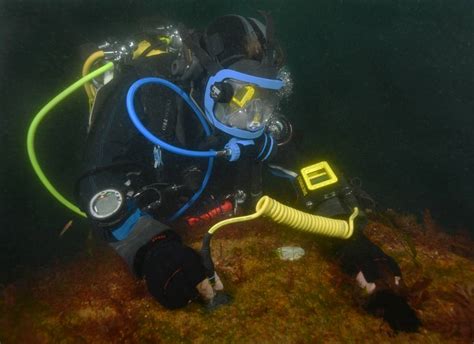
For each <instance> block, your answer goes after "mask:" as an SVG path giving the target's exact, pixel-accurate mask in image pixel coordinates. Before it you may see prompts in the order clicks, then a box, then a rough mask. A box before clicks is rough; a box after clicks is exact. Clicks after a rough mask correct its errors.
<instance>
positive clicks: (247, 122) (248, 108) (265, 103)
mask: <svg viewBox="0 0 474 344" xmlns="http://www.w3.org/2000/svg"><path fill="white" fill-rule="evenodd" d="M283 86H284V82H283V81H281V80H279V79H268V78H263V77H258V76H253V75H250V74H245V73H242V72H238V71H235V70H232V69H222V70H220V71H219V72H218V73H217V74H216V75H214V76H212V77H211V78H209V81H208V83H207V87H206V93H205V96H204V97H205V100H204V102H205V104H204V105H205V109H206V116H207V117H208V119H209V120H210V122H212V123H213V124H214V126H215V127H216V128H217V129H219V130H221V131H224V132H226V133H228V134H230V135H232V136H234V137H238V138H244V139H254V138H257V137H259V136H260V135H262V134H263V132H264V130H265V124H266V123H267V122H268V120H269V119H270V117H271V116H272V114H273V113H274V112H275V110H276V108H277V106H278V103H279V100H280V94H279V93H278V91H279V90H280V89H282V88H283Z"/></svg>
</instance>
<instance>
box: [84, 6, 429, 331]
mask: <svg viewBox="0 0 474 344" xmlns="http://www.w3.org/2000/svg"><path fill="white" fill-rule="evenodd" d="M264 16H265V24H264V23H262V21H260V20H257V19H254V18H247V17H242V16H239V15H228V16H223V17H219V18H217V19H215V20H214V21H213V22H212V23H211V24H210V25H208V26H207V27H206V28H205V29H204V30H203V31H197V30H188V29H187V28H186V27H184V26H183V25H178V26H172V25H168V26H161V27H155V28H152V29H148V30H145V31H144V32H142V33H140V34H137V35H136V36H134V37H132V39H130V40H129V41H126V42H124V41H121V42H113V41H110V42H106V43H105V44H103V45H101V46H99V52H98V53H96V55H94V54H93V55H94V57H93V58H92V60H93V61H92V62H91V63H89V65H91V66H94V67H99V66H101V65H102V66H103V65H104V62H106V61H113V62H114V66H113V68H110V69H108V70H107V71H106V72H105V73H103V74H102V75H100V76H97V77H95V78H92V79H91V80H90V82H89V83H87V84H86V85H85V87H86V91H87V93H88V96H89V99H90V118H89V128H88V135H87V140H86V143H85V147H84V158H83V168H82V172H83V173H82V175H81V177H80V178H79V179H78V181H77V183H76V194H77V199H78V202H79V205H80V208H81V209H82V210H83V211H84V212H85V213H86V214H87V218H88V219H89V220H90V222H91V223H92V224H93V227H94V228H95V229H96V230H97V232H98V233H100V235H101V237H102V238H103V239H104V240H106V242H108V244H109V245H110V246H111V247H112V248H113V249H114V250H115V251H116V252H117V253H118V254H119V255H120V256H121V257H122V258H123V259H124V261H125V262H126V264H127V265H128V267H129V269H130V271H131V272H132V273H133V274H134V275H135V276H136V277H138V278H143V279H144V280H145V282H146V286H147V288H148V291H149V292H150V294H151V295H152V296H153V297H154V298H155V299H156V300H157V301H158V302H159V303H160V304H161V305H163V306H164V307H166V308H168V309H176V308H180V307H183V306H185V305H187V304H188V303H190V302H192V301H194V300H198V299H201V300H204V302H205V304H206V305H207V307H208V308H209V309H213V308H215V307H218V306H220V305H224V304H226V303H229V302H230V300H231V299H230V296H229V295H228V294H227V293H226V292H225V291H224V286H223V283H222V281H221V280H220V278H219V276H218V275H217V273H216V272H215V271H214V266H213V264H212V258H211V257H210V253H209V252H210V250H209V242H210V238H211V234H212V233H211V234H210V233H208V234H207V235H206V237H205V239H204V244H203V250H202V251H201V252H197V251H195V250H194V249H192V248H190V247H188V246H186V245H185V244H184V243H183V241H182V239H181V237H180V235H179V234H178V233H177V231H176V228H179V227H180V226H188V227H192V226H195V225H196V224H202V223H204V222H205V221H207V220H216V219H222V218H226V219H232V218H234V217H238V216H240V215H243V216H245V215H248V214H250V213H252V212H253V209H255V208H256V207H257V208H262V207H263V205H262V202H263V203H265V202H267V201H268V198H265V201H262V199H264V198H263V197H262V196H263V195H264V194H270V195H277V196H278V197H279V199H280V200H282V202H285V203H287V204H289V205H291V206H293V207H295V208H297V209H299V211H300V213H301V212H304V213H308V214H311V215H308V216H312V215H319V216H324V217H326V218H331V219H334V221H339V222H338V223H343V224H344V225H346V227H347V221H344V220H346V219H347V218H349V217H351V221H352V222H351V231H350V233H349V234H347V235H346V234H344V235H341V236H339V238H335V239H331V240H334V242H335V245H336V246H337V247H338V249H337V254H338V257H339V261H340V262H341V267H342V269H343V271H344V272H346V273H348V274H350V275H351V276H353V277H354V279H355V281H356V282H357V283H358V284H359V285H360V286H361V287H362V288H364V289H365V290H366V291H367V294H368V295H369V296H368V298H369V300H370V301H369V303H368V307H367V308H368V310H369V311H374V312H375V311H378V310H382V311H383V317H384V319H385V320H386V321H387V322H388V323H389V324H390V325H391V326H392V328H394V329H395V330H401V331H416V330H417V329H418V327H419V325H420V322H419V320H418V318H417V316H416V314H415V312H414V311H413V310H412V309H411V308H410V307H409V306H408V304H407V302H406V299H405V297H404V296H403V292H402V291H401V290H402V289H403V280H402V276H401V271H400V269H399V267H398V265H397V263H396V262H395V261H394V260H393V259H392V258H391V257H389V256H387V255H386V254H385V253H384V252H383V251H382V250H381V249H380V248H378V247H377V246H376V245H375V244H373V243H372V242H370V241H369V240H368V239H367V238H366V237H365V236H364V234H363V233H362V230H363V227H364V225H365V223H366V220H365V217H364V214H363V212H359V213H358V216H357V212H356V211H355V209H357V208H358V207H359V205H358V203H359V200H358V198H357V193H356V192H355V191H356V190H355V189H354V188H353V187H352V186H351V185H350V184H349V183H348V182H346V181H345V179H344V177H343V176H342V175H341V174H340V173H339V172H337V170H336V169H335V168H334V167H333V166H330V165H329V164H328V163H327V162H319V163H316V164H314V163H313V164H310V165H309V166H303V165H299V159H300V158H298V154H297V150H296V149H295V146H294V144H293V142H292V140H291V139H292V136H293V128H292V125H291V123H290V121H289V119H288V118H287V117H285V116H284V115H283V114H282V113H281V112H282V110H281V106H280V104H281V102H282V101H283V100H284V99H285V97H287V96H288V95H289V94H290V93H291V85H292V81H291V75H290V73H289V71H288V70H287V69H286V67H285V65H284V58H283V53H282V49H281V48H280V46H279V45H278V43H277V41H276V39H275V34H274V29H273V22H272V19H271V17H270V16H267V15H264ZM263 176H265V177H263ZM267 176H268V178H267ZM270 176H271V177H270ZM269 178H274V179H272V181H271V182H270V183H265V182H264V181H267V180H269ZM266 184H270V185H274V186H276V187H274V188H273V190H272V188H271V187H270V188H267V186H268V185H266ZM283 185H286V186H288V188H289V190H291V191H292V192H293V194H294V195H295V196H294V199H291V200H288V196H286V199H285V195H286V194H284V193H281V192H279V190H281V189H283V188H285V187H286V186H283ZM274 189H277V190H274ZM268 202H269V201H268ZM268 202H267V203H268ZM267 203H265V204H267ZM275 204H276V203H272V205H270V206H269V207H273V208H275V207H277V205H275ZM265 206H266V205H265ZM263 211H264V210H261V212H263ZM295 211H296V210H295ZM272 216H273V215H272ZM302 216H303V215H302ZM305 216H306V214H305ZM328 221H329V220H328ZM347 228H349V227H347ZM349 236H350V238H349Z"/></svg>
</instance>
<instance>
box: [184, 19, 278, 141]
mask: <svg viewBox="0 0 474 344" xmlns="http://www.w3.org/2000/svg"><path fill="white" fill-rule="evenodd" d="M265 17H266V26H265V25H263V24H262V23H260V22H259V21H258V20H256V19H253V18H244V17H241V16H237V15H230V16H224V17H221V18H218V19H217V20H216V21H215V22H214V23H213V24H211V26H210V27H209V28H208V30H207V31H206V34H205V35H204V36H203V37H202V39H201V42H200V43H198V42H197V41H196V40H193V37H192V36H191V35H190V34H189V32H188V31H187V30H185V29H182V30H180V32H181V33H182V39H183V43H184V44H185V45H186V46H187V47H188V48H189V49H191V51H192V52H193V54H194V55H195V56H196V57H197V59H198V60H199V63H200V65H201V66H202V67H203V68H204V70H205V71H206V74H207V77H208V79H207V83H206V87H205V90H204V109H205V115H206V117H207V119H208V120H209V122H210V123H212V124H213V125H214V126H215V127H216V128H217V129H219V130H221V131H223V132H225V133H228V134H230V135H232V136H234V137H237V138H244V139H254V138H257V137H259V136H260V135H262V134H263V131H264V129H265V123H266V121H267V120H268V118H269V117H270V116H271V114H272V113H271V112H272V111H273V110H275V109H276V105H277V98H278V97H277V93H278V92H277V91H278V90H280V89H281V88H282V87H283V86H284V82H283V81H281V80H280V78H279V77H278V73H279V69H280V66H281V62H282V59H280V57H281V56H279V55H278V49H276V46H275V42H274V39H273V21H272V20H271V17H270V16H267V15H265ZM231 24H232V25H231ZM249 41H250V42H253V43H252V44H250V45H249V46H245V44H244V42H247V43H248V42H249ZM203 42H204V43H203ZM257 43H258V44H257ZM254 44H257V45H256V46H257V47H260V48H255V45H254ZM203 46H204V47H205V48H206V49H204V48H203ZM248 49H250V50H252V49H253V50H252V51H253V52H252V53H251V54H250V55H249V54H248Z"/></svg>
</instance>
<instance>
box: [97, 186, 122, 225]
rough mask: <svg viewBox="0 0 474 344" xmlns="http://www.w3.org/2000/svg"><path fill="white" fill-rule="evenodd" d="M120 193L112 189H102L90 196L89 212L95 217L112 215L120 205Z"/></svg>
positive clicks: (102, 217)
mask: <svg viewBox="0 0 474 344" xmlns="http://www.w3.org/2000/svg"><path fill="white" fill-rule="evenodd" d="M122 203H123V197H122V194H121V193H120V192H119V191H117V190H114V189H108V190H103V191H101V192H99V193H97V194H96V195H94V197H92V199H91V201H90V204H89V212H90V214H91V215H92V216H93V217H95V218H97V219H105V218H107V217H110V216H112V215H114V214H115V213H116V212H117V211H118V210H119V209H120V207H121V206H122Z"/></svg>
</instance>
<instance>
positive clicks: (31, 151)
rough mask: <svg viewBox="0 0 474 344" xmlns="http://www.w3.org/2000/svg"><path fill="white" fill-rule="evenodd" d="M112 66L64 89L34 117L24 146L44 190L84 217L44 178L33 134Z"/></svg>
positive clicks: (106, 65) (105, 66)
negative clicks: (59, 107)
mask: <svg viewBox="0 0 474 344" xmlns="http://www.w3.org/2000/svg"><path fill="white" fill-rule="evenodd" d="M113 66H114V64H113V63H112V62H109V63H107V64H105V65H104V66H102V67H100V68H98V69H96V70H95V71H93V72H92V73H90V74H88V75H86V76H84V77H83V78H81V79H79V80H78V81H76V82H75V83H73V84H72V85H71V86H69V87H68V88H66V89H65V90H64V91H62V92H61V93H60V94H58V95H57V96H56V97H54V98H53V99H52V100H51V101H50V102H49V103H48V104H46V105H45V106H44V107H43V108H42V109H41V110H40V111H39V112H38V113H37V114H36V116H35V117H34V119H33V121H32V122H31V124H30V127H29V129H28V136H27V140H26V146H27V149H28V157H29V158H30V162H31V165H32V166H33V169H34V171H35V172H36V174H37V176H38V178H39V179H40V181H41V183H43V185H44V186H45V187H46V189H47V190H48V191H49V192H50V193H51V194H52V195H53V196H54V197H55V198H56V199H57V200H58V201H59V202H61V203H62V204H63V205H64V206H66V207H67V208H69V209H70V210H72V211H73V212H75V213H76V214H78V215H80V216H83V217H86V214H85V213H84V212H82V211H81V210H80V209H79V207H77V206H76V205H74V204H73V203H71V202H70V201H68V200H67V199H66V198H65V197H64V196H63V195H61V194H60V193H59V192H58V191H57V190H56V189H55V188H54V186H53V185H52V184H51V183H50V181H49V180H48V178H46V176H45V174H44V173H43V170H42V169H41V167H40V165H39V163H38V160H37V159H36V152H35V134H36V130H37V128H38V125H39V124H40V123H41V121H42V120H43V118H44V117H45V116H46V115H47V114H48V113H49V112H50V111H51V110H52V109H53V108H54V107H55V106H56V105H57V104H59V103H60V102H61V101H62V100H64V99H65V98H66V97H68V96H69V95H70V94H71V93H73V92H74V91H75V90H77V89H78V88H80V87H82V86H83V85H84V84H85V83H86V82H88V81H90V80H92V79H94V78H96V77H98V76H99V75H101V74H103V73H105V72H106V71H108V70H109V69H111V68H112V67H113Z"/></svg>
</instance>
